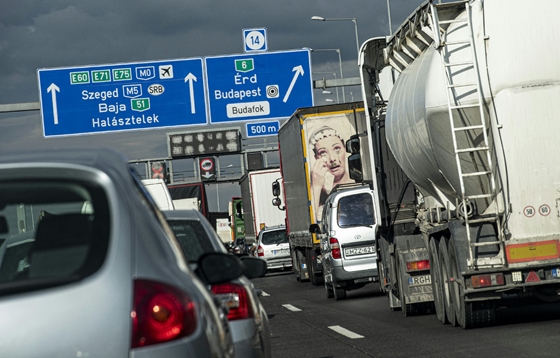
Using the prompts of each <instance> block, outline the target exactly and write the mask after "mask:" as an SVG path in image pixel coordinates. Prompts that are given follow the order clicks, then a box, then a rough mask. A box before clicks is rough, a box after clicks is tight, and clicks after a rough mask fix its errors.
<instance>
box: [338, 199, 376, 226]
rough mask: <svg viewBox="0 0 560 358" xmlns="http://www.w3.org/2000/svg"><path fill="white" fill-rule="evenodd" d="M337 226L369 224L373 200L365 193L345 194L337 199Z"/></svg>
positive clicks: (371, 218) (371, 216)
mask: <svg viewBox="0 0 560 358" xmlns="http://www.w3.org/2000/svg"><path fill="white" fill-rule="evenodd" d="M337 220H338V226H340V227H348V226H371V225H373V224H374V223H375V219H374V217H373V201H372V199H371V195H370V194H367V193H363V194H356V195H351V196H345V197H343V198H341V199H340V200H339V201H338V218H337Z"/></svg>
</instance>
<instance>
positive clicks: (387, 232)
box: [347, 0, 560, 328]
mask: <svg viewBox="0 0 560 358" xmlns="http://www.w3.org/2000/svg"><path fill="white" fill-rule="evenodd" d="M559 13H560V2H559V1H557V0H542V1H539V2H538V6H537V4H532V3H531V4H529V3H527V2H526V1H522V0H485V1H483V0H472V1H459V2H451V3H444V4H434V3H433V1H427V2H425V3H423V4H422V5H420V6H419V7H418V8H417V10H416V11H415V12H414V13H412V14H411V15H410V16H409V17H408V18H407V20H406V21H405V23H403V24H402V25H401V26H400V28H399V29H398V30H397V31H396V32H395V33H394V34H393V35H392V36H391V37H389V38H385V37H383V38H373V39H370V40H368V41H366V42H365V43H364V44H363V45H362V47H361V50H360V68H361V76H362V89H363V92H362V94H363V98H364V101H365V108H366V122H367V126H366V128H365V132H366V133H367V134H366V135H361V136H357V137H356V138H353V140H351V141H349V143H348V145H347V150H351V151H352V153H354V154H353V156H354V157H356V156H358V157H359V156H360V155H361V156H362V157H367V156H370V157H371V158H373V165H371V167H370V168H368V167H367V166H362V168H360V167H359V164H356V163H358V162H359V161H356V160H352V157H350V160H349V166H350V172H360V170H361V174H362V175H363V177H364V179H371V180H373V181H374V186H376V187H379V188H381V189H382V190H379V191H378V201H379V203H380V208H381V209H383V210H379V212H380V214H379V215H380V216H379V217H378V218H377V220H378V221H380V222H382V223H383V224H384V227H383V225H380V226H379V234H378V237H377V241H378V243H377V247H378V250H379V254H378V260H379V262H378V267H379V274H380V280H381V281H382V289H384V290H385V291H386V292H388V294H389V297H390V298H392V299H390V300H389V301H390V302H392V303H395V302H397V301H401V302H400V305H401V308H402V309H403V312H404V313H405V315H407V314H408V313H411V312H414V308H418V307H421V308H422V309H421V310H423V309H426V308H431V309H433V310H435V313H436V316H437V318H438V319H439V320H440V321H441V322H442V323H444V324H446V323H450V324H451V325H454V326H461V327H463V328H470V327H477V326H485V325H490V324H492V323H494V322H495V319H496V309H497V308H498V307H501V306H507V304H508V303H509V302H510V301H509V300H510V299H512V300H516V303H517V302H526V300H525V299H527V298H530V299H531V300H534V299H538V300H541V301H545V302H557V301H558V300H560V241H559V240H560V204H559V203H560V159H558V156H557V155H556V154H555V153H556V150H555V149H554V148H556V147H558V144H557V143H559V142H558V140H557V135H558V133H560V107H559V106H558V105H557V102H558V99H559V98H560V62H559V60H558V58H559V57H558V56H556V55H554V53H555V52H556V51H558V50H557V44H558V43H560V23H559V22H558V21H557V14H559ZM387 73H388V74H390V76H389V78H394V84H393V86H392V89H391V91H390V95H387V92H386V93H382V86H381V82H382V81H381V79H382V78H383V74H387ZM383 94H385V97H383ZM387 96H388V97H387ZM392 159H394V162H395V163H392V164H394V165H395V166H396V167H397V168H395V167H394V166H393V167H391V168H387V167H385V164H387V163H388V162H390V161H391V160H392ZM368 169H371V170H369V171H368ZM387 169H389V170H387ZM393 169H394V170H393ZM391 170H393V171H391ZM397 177H398V178H397ZM397 184H400V186H401V187H400V188H399V189H397V191H398V192H399V194H398V195H397V196H396V199H395V196H391V195H390V190H395V189H396V187H395V186H394V185H397ZM389 189H390V190H389ZM401 210H405V212H402V211H401ZM404 213H406V214H407V215H404ZM383 215H385V216H383ZM403 250H404V251H403ZM403 252H404V253H403ZM412 254H414V255H416V261H415V262H416V266H414V264H412V265H407V261H408V260H409V257H407V255H409V256H411V255H412ZM424 257H426V258H427V259H428V260H427V261H426V260H418V258H424ZM419 266H421V267H419ZM418 269H422V270H426V269H428V271H423V272H428V277H429V280H426V279H424V280H423V282H420V280H415V279H414V278H412V276H411V273H412V274H413V273H414V272H416V270H418ZM424 276H425V275H424ZM411 278H412V279H411ZM391 296H393V297H391Z"/></svg>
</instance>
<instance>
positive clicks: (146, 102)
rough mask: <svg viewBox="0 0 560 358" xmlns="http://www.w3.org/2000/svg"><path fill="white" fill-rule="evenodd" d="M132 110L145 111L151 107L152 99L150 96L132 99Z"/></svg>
mask: <svg viewBox="0 0 560 358" xmlns="http://www.w3.org/2000/svg"><path fill="white" fill-rule="evenodd" d="M130 102H131V105H132V110H133V111H137V112H143V111H147V110H148V109H150V99H149V98H136V99H132V100H131V101H130Z"/></svg>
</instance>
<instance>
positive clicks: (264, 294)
mask: <svg viewBox="0 0 560 358" xmlns="http://www.w3.org/2000/svg"><path fill="white" fill-rule="evenodd" d="M261 295H263V296H270V295H269V294H268V293H266V292H264V291H262V293H261Z"/></svg>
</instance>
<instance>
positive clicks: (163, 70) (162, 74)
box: [159, 65, 173, 78]
mask: <svg viewBox="0 0 560 358" xmlns="http://www.w3.org/2000/svg"><path fill="white" fill-rule="evenodd" d="M159 78H173V66H171V65H167V66H159Z"/></svg>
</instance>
